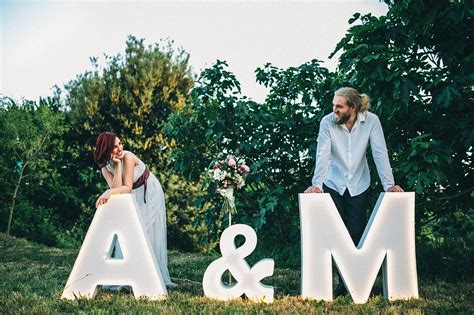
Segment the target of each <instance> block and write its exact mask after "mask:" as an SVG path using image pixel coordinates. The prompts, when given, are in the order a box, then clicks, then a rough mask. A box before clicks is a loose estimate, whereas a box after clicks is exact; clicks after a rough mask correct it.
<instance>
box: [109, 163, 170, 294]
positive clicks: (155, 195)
mask: <svg viewBox="0 0 474 315" xmlns="http://www.w3.org/2000/svg"><path fill="white" fill-rule="evenodd" d="M112 164H113V163H109V164H107V166H106V167H107V170H108V171H110V172H111V173H112V174H114V173H115V169H114V166H113V165H112ZM122 167H123V163H122ZM145 169H146V166H145V163H143V162H142V161H141V160H139V163H138V164H137V165H136V166H135V169H134V171H133V182H136V181H137V179H138V178H139V177H140V176H141V175H142V174H143V172H144V171H145ZM122 174H124V172H123V170H122ZM144 193H145V185H142V186H140V187H138V188H136V189H132V192H131V194H132V195H133V196H134V197H135V201H136V202H137V205H138V211H139V213H140V215H141V218H142V222H143V224H144V226H145V231H146V234H147V236H148V239H149V240H150V244H151V247H152V250H153V253H154V254H155V258H156V262H157V263H158V267H159V268H160V271H161V276H162V277H163V281H164V283H165V285H167V286H168V285H172V283H171V279H170V275H169V273H168V254H167V245H166V207H165V196H164V193H163V189H162V188H161V184H160V182H159V181H158V179H157V178H156V177H155V176H154V175H153V174H152V173H150V176H149V177H148V180H147V188H146V203H145V200H144Z"/></svg>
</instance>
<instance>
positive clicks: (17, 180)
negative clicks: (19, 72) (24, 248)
mask: <svg viewBox="0 0 474 315" xmlns="http://www.w3.org/2000/svg"><path fill="white" fill-rule="evenodd" d="M0 125H1V128H0V139H1V141H0V143H1V144H0V150H1V151H2V155H1V158H0V174H1V175H0V185H1V186H2V187H3V192H4V193H3V194H2V195H1V201H2V202H1V203H2V204H3V205H5V207H2V209H1V217H2V219H1V220H0V221H1V222H2V227H6V231H7V235H8V234H9V232H10V230H12V231H13V232H14V233H15V234H16V235H21V236H28V237H29V238H30V239H34V240H41V241H43V242H45V243H47V244H55V242H56V240H57V236H58V234H57V231H55V226H61V223H60V222H61V219H60V217H67V210H65V209H63V208H62V207H64V206H65V205H66V206H67V205H68V204H69V203H70V202H69V200H68V199H70V198H64V197H65V195H67V192H70V189H69V187H68V185H67V184H66V185H63V184H64V182H65V181H64V179H63V178H62V177H61V174H60V173H61V170H60V165H61V163H57V162H58V161H60V160H61V152H62V149H63V148H64V143H63V142H62V140H61V137H62V135H63V134H64V133H65V131H66V130H67V126H66V125H65V123H64V113H62V112H60V111H59V108H58V98H57V97H52V98H47V99H40V101H39V103H36V102H32V101H26V100H24V101H23V102H22V103H21V104H19V103H17V102H16V101H14V100H12V99H9V98H8V97H2V98H1V99H0ZM59 187H61V189H59ZM56 198H58V199H56ZM59 199H62V200H61V201H60V200H59Z"/></svg>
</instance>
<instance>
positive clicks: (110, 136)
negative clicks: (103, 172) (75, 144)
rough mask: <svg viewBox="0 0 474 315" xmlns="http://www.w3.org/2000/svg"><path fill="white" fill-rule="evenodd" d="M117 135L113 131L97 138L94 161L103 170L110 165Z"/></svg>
mask: <svg viewBox="0 0 474 315" xmlns="http://www.w3.org/2000/svg"><path fill="white" fill-rule="evenodd" d="M115 138H117V135H116V134H115V133H113V132H111V131H105V132H102V133H101V134H100V135H99V136H98V137H97V142H96V144H95V150H94V161H95V162H96V163H97V164H99V167H100V168H102V167H104V166H106V165H107V164H109V158H110V155H111V154H112V151H113V150H114V146H115Z"/></svg>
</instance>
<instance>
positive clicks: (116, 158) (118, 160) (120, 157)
mask: <svg viewBox="0 0 474 315" xmlns="http://www.w3.org/2000/svg"><path fill="white" fill-rule="evenodd" d="M124 156H125V152H123V151H122V152H121V153H120V154H119V155H116V154H113V153H112V154H111V155H110V161H111V162H113V163H114V164H115V165H118V164H120V163H121V162H122V160H123V157H124Z"/></svg>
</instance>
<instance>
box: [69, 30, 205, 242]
mask: <svg viewBox="0 0 474 315" xmlns="http://www.w3.org/2000/svg"><path fill="white" fill-rule="evenodd" d="M188 59H189V55H188V54H187V53H186V52H185V51H182V50H179V51H177V52H176V51H175V50H174V49H173V47H172V42H164V43H161V45H160V44H155V45H154V46H148V47H145V45H144V43H143V39H137V38H135V37H133V36H130V37H129V38H128V40H127V42H126V49H125V54H124V55H121V54H118V55H116V56H111V57H110V56H107V57H106V64H105V66H104V67H103V68H101V67H100V66H99V64H98V62H97V59H96V58H92V63H93V66H94V70H93V71H88V72H85V73H83V74H81V75H79V76H77V78H76V79H75V80H73V81H71V82H69V83H68V84H67V85H66V91H67V97H66V100H65V105H66V108H67V109H68V117H69V118H70V121H71V125H72V127H73V129H72V132H71V133H70V134H69V137H70V138H69V142H70V143H74V144H75V146H74V147H72V148H71V150H70V154H71V155H72V156H73V157H74V158H73V160H75V161H76V162H78V165H76V166H75V168H74V170H73V169H71V171H73V172H75V176H74V177H75V178H76V179H77V180H78V182H77V184H76V185H77V186H79V187H81V191H82V194H83V195H84V196H89V198H88V200H87V202H86V204H87V207H89V209H90V208H91V207H92V206H93V204H94V203H93V199H94V198H96V197H97V194H98V193H99V191H100V190H101V189H102V190H103V189H104V188H105V183H104V180H103V178H101V175H99V174H98V172H97V167H96V166H95V165H94V163H93V160H92V151H93V147H94V145H95V139H96V138H97V136H98V135H99V134H100V133H101V132H102V131H106V130H111V131H114V132H115V133H117V134H118V135H119V137H120V138H121V140H122V142H123V143H124V144H125V149H126V150H130V151H132V152H134V153H135V154H137V156H139V157H140V158H141V159H142V160H143V161H144V162H145V163H146V164H147V165H148V166H149V167H150V169H151V170H152V172H153V173H154V174H156V175H157V177H158V178H159V179H160V181H161V183H162V185H163V188H164V191H165V195H166V203H167V206H168V209H167V210H168V211H167V213H168V231H169V236H168V242H169V244H170V246H177V247H180V248H184V249H195V248H196V247H199V245H198V243H197V235H198V234H199V233H200V232H202V227H203V226H196V228H195V229H193V228H192V224H193V217H194V216H195V215H196V214H197V213H198V212H199V210H198V209H196V208H193V202H192V199H191V198H192V196H193V195H195V193H196V190H197V189H196V188H195V187H194V186H195V185H193V183H192V182H187V181H185V180H184V179H183V178H182V177H180V176H177V175H174V174H173V173H172V172H170V170H169V169H170V158H169V154H170V151H171V150H172V149H173V147H174V146H175V143H173V142H171V141H169V140H168V139H167V138H166V136H164V135H163V132H162V128H163V124H164V121H165V120H166V119H167V117H168V116H169V115H170V114H171V113H173V112H174V111H176V110H179V109H181V108H183V107H184V104H185V103H186V102H187V100H188V97H189V89H190V88H191V86H192V85H193V77H192V74H191V72H190V68H189V65H188ZM89 212H90V210H89Z"/></svg>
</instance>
